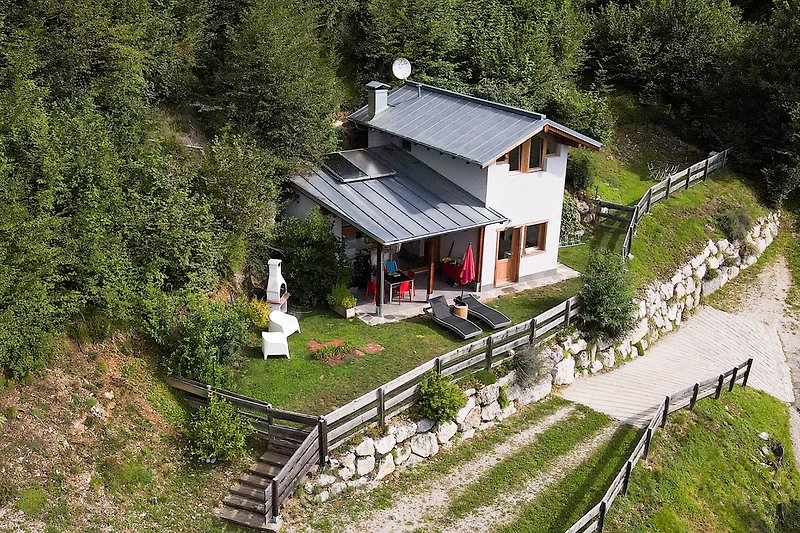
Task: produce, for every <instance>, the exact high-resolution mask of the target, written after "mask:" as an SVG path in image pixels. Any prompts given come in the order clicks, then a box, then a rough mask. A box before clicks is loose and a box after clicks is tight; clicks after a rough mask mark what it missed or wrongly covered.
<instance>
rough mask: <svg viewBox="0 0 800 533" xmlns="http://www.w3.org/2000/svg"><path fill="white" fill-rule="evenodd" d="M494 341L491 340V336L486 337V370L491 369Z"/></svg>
mask: <svg viewBox="0 0 800 533" xmlns="http://www.w3.org/2000/svg"><path fill="white" fill-rule="evenodd" d="M493 344H494V342H493V341H492V336H491V335H489V337H488V338H487V339H486V370H491V369H492V345H493Z"/></svg>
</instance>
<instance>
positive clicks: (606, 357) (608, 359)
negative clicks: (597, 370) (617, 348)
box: [600, 350, 617, 368]
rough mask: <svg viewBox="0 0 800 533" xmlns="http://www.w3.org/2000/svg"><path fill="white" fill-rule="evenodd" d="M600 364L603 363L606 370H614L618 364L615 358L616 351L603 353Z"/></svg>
mask: <svg viewBox="0 0 800 533" xmlns="http://www.w3.org/2000/svg"><path fill="white" fill-rule="evenodd" d="M600 362H601V363H603V366H604V367H605V368H613V367H614V365H615V364H616V362H617V361H616V358H615V357H614V350H606V351H605V352H601V353H600Z"/></svg>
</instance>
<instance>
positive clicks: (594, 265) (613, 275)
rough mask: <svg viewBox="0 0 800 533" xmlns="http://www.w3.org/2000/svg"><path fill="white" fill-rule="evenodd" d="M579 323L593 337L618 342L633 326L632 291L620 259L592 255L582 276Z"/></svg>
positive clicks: (610, 256)
mask: <svg viewBox="0 0 800 533" xmlns="http://www.w3.org/2000/svg"><path fill="white" fill-rule="evenodd" d="M583 280H584V284H583V287H581V290H580V292H579V293H578V297H579V298H580V302H581V312H580V315H579V322H580V325H581V329H582V330H583V331H585V332H586V333H587V334H589V335H590V336H593V337H595V338H604V339H612V340H613V339H618V338H620V337H622V336H623V335H624V334H625V333H627V332H628V331H629V330H630V328H631V327H632V326H633V318H634V304H633V288H632V285H631V282H630V280H629V279H628V277H627V275H626V273H625V270H624V268H623V267H622V264H621V263H620V258H619V255H617V254H615V253H612V252H608V251H605V250H604V251H600V252H593V255H592V257H591V258H590V259H589V265H588V267H587V268H586V272H584V274H583Z"/></svg>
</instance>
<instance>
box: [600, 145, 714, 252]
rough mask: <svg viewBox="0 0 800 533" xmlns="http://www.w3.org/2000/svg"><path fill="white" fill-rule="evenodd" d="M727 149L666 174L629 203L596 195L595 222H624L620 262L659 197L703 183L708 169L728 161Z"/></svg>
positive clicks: (629, 249) (664, 197)
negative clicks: (619, 202)
mask: <svg viewBox="0 0 800 533" xmlns="http://www.w3.org/2000/svg"><path fill="white" fill-rule="evenodd" d="M729 151H730V149H728V150H725V151H723V152H719V153H718V154H714V155H712V156H711V157H709V158H708V159H705V160H703V161H700V162H699V163H695V164H694V165H691V166H690V167H689V168H686V169H684V170H681V171H679V172H676V173H675V174H672V175H671V176H667V178H666V179H665V180H663V181H661V182H659V183H656V184H655V185H653V186H652V187H650V188H649V189H647V192H646V193H644V195H643V196H642V197H641V198H640V199H639V201H638V202H636V204H634V205H632V206H625V205H620V204H615V203H612V202H606V201H604V200H600V199H599V198H598V199H597V200H596V204H597V207H596V208H597V221H598V223H599V222H601V221H602V220H603V219H610V220H613V221H617V222H624V223H627V228H626V230H625V240H624V241H623V243H622V261H623V262H625V261H627V259H628V255H629V254H630V253H631V246H632V245H633V234H634V232H635V231H636V226H638V225H639V222H640V221H641V220H642V217H644V215H645V214H647V213H649V212H650V207H651V206H652V205H653V204H656V203H658V202H660V201H662V200H667V199H668V198H669V197H670V195H671V194H674V193H675V192H677V191H680V190H682V189H688V188H689V187H691V186H692V185H695V184H697V183H700V182H705V181H706V180H707V179H708V175H709V174H710V173H711V172H714V171H715V170H719V169H721V168H722V167H724V166H725V165H726V164H727V162H728V152H729ZM603 208H605V209H606V212H602V211H603ZM612 229H616V228H612Z"/></svg>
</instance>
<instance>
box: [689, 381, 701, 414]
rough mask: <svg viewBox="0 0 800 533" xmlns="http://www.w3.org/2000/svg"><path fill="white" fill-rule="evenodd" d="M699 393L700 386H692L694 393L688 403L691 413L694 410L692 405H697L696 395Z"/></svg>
mask: <svg viewBox="0 0 800 533" xmlns="http://www.w3.org/2000/svg"><path fill="white" fill-rule="evenodd" d="M698 392H700V384H699V383H695V384H694V391H693V392H692V401H691V402H689V410H690V411H692V410H693V409H694V404H696V403H697V393H698Z"/></svg>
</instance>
